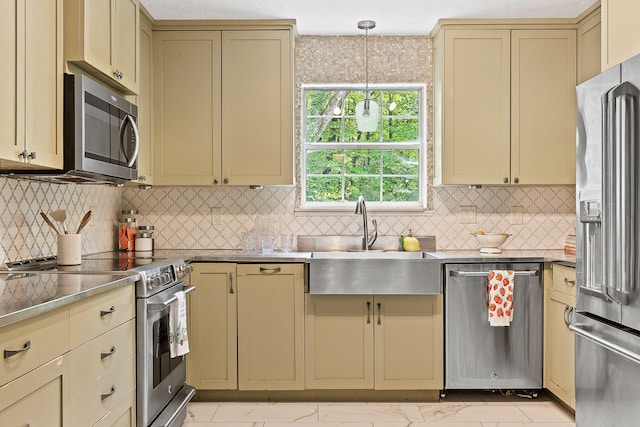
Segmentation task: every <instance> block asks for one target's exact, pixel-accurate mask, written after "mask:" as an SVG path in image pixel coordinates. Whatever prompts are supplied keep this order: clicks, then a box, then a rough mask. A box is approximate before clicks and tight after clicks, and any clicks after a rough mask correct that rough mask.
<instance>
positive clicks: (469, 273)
mask: <svg viewBox="0 0 640 427" xmlns="http://www.w3.org/2000/svg"><path fill="white" fill-rule="evenodd" d="M513 274H514V275H515V276H538V275H539V274H540V270H515V271H514V272H513ZM449 276H452V277H488V276H489V272H488V271H457V270H451V271H450V272H449Z"/></svg>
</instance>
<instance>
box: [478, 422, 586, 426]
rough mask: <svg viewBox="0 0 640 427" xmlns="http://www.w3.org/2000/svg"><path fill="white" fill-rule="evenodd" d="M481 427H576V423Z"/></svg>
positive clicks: (495, 424) (489, 424)
mask: <svg viewBox="0 0 640 427" xmlns="http://www.w3.org/2000/svg"><path fill="white" fill-rule="evenodd" d="M482 427H576V423H573V422H571V423H482Z"/></svg>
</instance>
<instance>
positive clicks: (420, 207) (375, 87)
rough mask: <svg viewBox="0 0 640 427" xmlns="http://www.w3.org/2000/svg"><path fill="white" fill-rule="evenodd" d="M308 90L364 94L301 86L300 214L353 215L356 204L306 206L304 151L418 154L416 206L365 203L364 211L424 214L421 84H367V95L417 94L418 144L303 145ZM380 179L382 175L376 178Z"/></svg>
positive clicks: (325, 86)
mask: <svg viewBox="0 0 640 427" xmlns="http://www.w3.org/2000/svg"><path fill="white" fill-rule="evenodd" d="M310 90H355V91H363V92H364V90H365V85H364V84H331V83H322V84H312V83H304V84H302V85H301V90H300V93H301V120H300V122H301V123H300V205H299V209H300V210H302V211H336V212H338V211H352V210H353V207H354V203H355V201H333V202H308V201H306V191H307V174H306V166H307V163H306V157H307V150H314V149H317V150H351V149H354V150H357V149H380V150H385V149H386V150H388V149H392V150H418V159H419V160H418V200H417V201H415V202H381V201H369V200H367V207H368V208H369V209H373V210H377V211H389V212H395V211H405V212H406V211H424V210H426V204H427V200H426V195H427V161H428V159H427V136H428V132H427V120H426V108H427V103H426V93H427V87H426V84H423V83H388V84H382V83H380V84H369V91H370V92H371V91H390V92H392V91H398V90H417V91H418V141H417V142H406V143H405V142H355V143H354V142H352V143H348V142H337V143H328V142H320V143H313V142H311V143H309V142H307V141H306V136H307V133H306V127H307V103H306V94H307V91H310ZM377 176H379V177H382V174H380V175H377Z"/></svg>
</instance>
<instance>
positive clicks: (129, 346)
mask: <svg viewBox="0 0 640 427" xmlns="http://www.w3.org/2000/svg"><path fill="white" fill-rule="evenodd" d="M134 340H135V320H130V321H128V322H127V323H125V324H123V325H120V326H118V327H117V328H115V329H113V330H111V331H109V332H107V333H106V334H104V335H100V336H99V337H98V338H95V339H93V340H91V341H89V342H88V343H86V344H83V345H81V346H80V347H78V348H76V349H75V350H73V351H71V352H70V353H69V354H68V355H67V360H68V361H69V363H68V364H66V365H67V366H68V367H67V368H66V369H65V386H66V385H67V384H68V386H69V387H70V389H71V390H77V389H79V388H82V387H85V386H86V385H87V384H89V383H91V382H93V381H96V380H97V379H98V378H99V377H100V376H102V375H104V374H105V372H108V371H109V369H110V368H111V367H112V366H114V365H120V364H122V363H124V362H126V361H127V360H128V359H130V358H131V356H132V355H133V352H134V348H135V341H134ZM112 352H113V354H110V353H112Z"/></svg>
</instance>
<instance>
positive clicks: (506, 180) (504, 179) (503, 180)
mask: <svg viewBox="0 0 640 427" xmlns="http://www.w3.org/2000/svg"><path fill="white" fill-rule="evenodd" d="M502 182H504V183H505V184H508V183H509V178H507V177H506V176H505V177H504V178H502Z"/></svg>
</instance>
